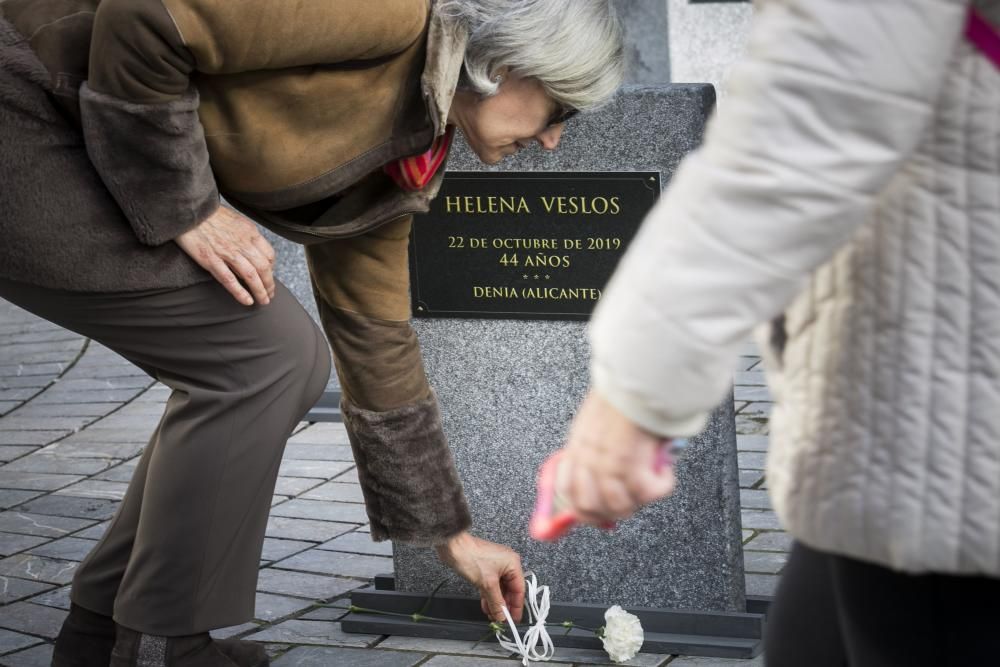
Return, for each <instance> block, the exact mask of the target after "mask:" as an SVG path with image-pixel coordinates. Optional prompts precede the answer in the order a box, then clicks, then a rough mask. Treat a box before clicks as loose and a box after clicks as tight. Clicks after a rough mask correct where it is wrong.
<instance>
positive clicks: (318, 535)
mask: <svg viewBox="0 0 1000 667" xmlns="http://www.w3.org/2000/svg"><path fill="white" fill-rule="evenodd" d="M0 525H2V524H0ZM356 527H357V526H356V525H355V524H353V523H336V522H333V521H316V520H313V519H296V518H292V517H284V516H273V515H272V516H271V517H270V518H269V519H268V520H267V533H266V534H267V536H268V537H283V538H288V539H290V540H302V541H306V542H326V541H328V540H332V539H333V538H335V537H336V536H337V535H343V534H344V533H347V532H350V531H352V530H354V529H355V528H356Z"/></svg>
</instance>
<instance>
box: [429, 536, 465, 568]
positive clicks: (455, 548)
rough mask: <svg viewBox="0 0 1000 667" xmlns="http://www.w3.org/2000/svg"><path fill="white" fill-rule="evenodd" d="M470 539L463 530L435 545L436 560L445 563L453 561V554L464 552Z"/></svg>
mask: <svg viewBox="0 0 1000 667" xmlns="http://www.w3.org/2000/svg"><path fill="white" fill-rule="evenodd" d="M471 539H472V535H471V534H470V533H469V531H467V530H463V531H461V532H458V533H455V534H454V535H452V536H451V537H449V538H448V539H446V540H445V541H444V542H441V543H440V544H437V545H435V547H434V549H435V550H436V551H437V555H438V558H439V559H441V560H442V561H444V562H446V563H447V562H450V561H452V560H453V559H454V554H456V553H459V552H461V551H463V550H465V549H466V545H467V544H468V542H469V540H471Z"/></svg>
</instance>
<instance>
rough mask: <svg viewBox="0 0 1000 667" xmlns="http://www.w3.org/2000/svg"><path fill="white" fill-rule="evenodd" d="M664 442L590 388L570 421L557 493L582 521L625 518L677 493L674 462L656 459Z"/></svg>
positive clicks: (597, 522)
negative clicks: (571, 422)
mask: <svg viewBox="0 0 1000 667" xmlns="http://www.w3.org/2000/svg"><path fill="white" fill-rule="evenodd" d="M663 446H664V439H663V438H662V437H659V436H656V435H653V434H652V433H649V432H648V431H645V430H643V429H642V428H640V427H639V426H637V425H636V424H635V423H633V422H632V421H631V420H630V419H629V418H628V417H626V416H625V415H623V414H622V413H621V412H619V411H618V409H617V408H615V407H614V406H613V405H611V404H610V403H608V402H607V401H606V400H604V398H603V397H602V396H601V395H600V394H597V393H595V392H594V391H590V392H589V393H588V394H587V396H586V397H585V398H584V400H583V402H582V403H581V404H580V409H579V411H578V412H577V414H576V417H575V418H574V419H573V424H572V425H571V426H570V429H569V436H568V437H567V440H566V446H565V450H564V454H563V457H562V461H561V463H560V465H559V472H558V474H557V477H556V489H555V490H556V493H557V494H559V496H560V497H561V498H563V499H564V500H565V501H567V502H568V503H569V505H570V507H571V509H572V510H573V512H574V513H575V514H576V515H577V518H578V519H579V520H580V521H581V522H582V523H587V524H590V525H593V526H602V527H603V526H607V525H608V524H611V523H614V522H615V521H620V520H622V519H627V518H628V517H630V516H632V515H633V514H635V512H636V511H637V510H639V508H641V507H642V506H643V505H646V504H648V503H651V502H653V501H654V500H659V499H660V498H663V497H665V496H668V495H670V494H671V493H673V490H674V485H675V483H676V481H675V478H674V470H673V465H672V462H669V463H668V464H667V465H662V464H661V463H658V460H659V459H660V457H661V456H662V452H661V448H662V447H663Z"/></svg>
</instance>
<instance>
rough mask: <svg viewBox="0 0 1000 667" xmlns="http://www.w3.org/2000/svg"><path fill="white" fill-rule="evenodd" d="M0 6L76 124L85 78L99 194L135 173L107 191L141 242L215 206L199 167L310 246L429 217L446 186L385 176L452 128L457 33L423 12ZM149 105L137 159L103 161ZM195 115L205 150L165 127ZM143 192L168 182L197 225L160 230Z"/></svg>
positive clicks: (311, 3) (167, 3)
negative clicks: (136, 176) (102, 186)
mask: <svg viewBox="0 0 1000 667" xmlns="http://www.w3.org/2000/svg"><path fill="white" fill-rule="evenodd" d="M0 7H2V11H3V14H4V16H5V17H6V18H7V20H9V21H10V22H11V23H12V24H13V25H14V26H15V27H16V28H17V29H18V30H19V31H20V32H21V33H22V34H24V35H26V36H28V37H29V38H30V45H31V47H32V49H33V50H34V51H35V52H36V53H37V54H38V56H39V58H40V59H41V60H42V62H43V63H44V64H45V66H46V67H47V69H48V70H49V72H50V74H51V76H52V80H53V89H54V91H55V95H56V96H57V97H58V99H59V100H60V102H61V104H62V105H63V107H64V108H65V109H66V110H67V111H68V112H69V113H70V114H72V115H75V116H77V117H79V114H80V110H79V104H80V102H79V95H80V85H81V83H83V81H84V80H86V87H85V89H84V94H83V104H84V105H87V104H89V105H90V107H91V108H90V109H89V110H88V112H89V113H87V114H85V116H89V119H88V118H86V117H85V118H84V120H85V121H89V122H86V123H85V130H86V131H87V140H88V148H90V145H91V144H94V145H95V146H98V148H97V149H96V151H95V152H96V155H95V154H93V153H92V158H94V162H95V165H96V166H97V168H98V171H100V172H102V176H104V177H105V182H106V183H108V181H111V180H114V179H113V178H112V177H110V175H109V174H107V172H109V171H114V172H115V173H116V174H119V173H121V171H122V170H123V168H124V169H128V168H130V167H131V168H133V169H135V170H137V171H140V172H142V173H143V174H144V176H143V178H142V179H141V180H137V181H135V182H130V183H128V185H129V187H124V186H123V187H120V188H118V189H117V191H116V188H115V186H114V184H112V183H108V185H109V189H110V190H111V191H112V194H114V195H115V197H116V199H118V200H119V204H121V205H122V208H123V209H124V210H125V211H126V213H129V211H130V210H132V209H136V208H142V209H143V212H144V213H143V214H144V215H145V216H146V218H147V220H145V221H143V222H142V223H140V225H139V226H140V227H144V228H146V229H142V230H140V229H137V232H138V233H139V236H140V239H141V240H144V241H145V242H149V243H151V244H158V243H162V242H164V241H166V240H169V239H171V238H173V237H174V236H176V235H177V234H178V233H180V232H182V231H184V229H185V228H187V227H190V226H193V224H196V223H197V222H198V221H199V220H198V219H197V218H198V217H204V214H205V212H206V211H208V210H210V209H211V208H212V206H211V205H210V204H208V203H207V202H204V201H197V200H198V199H200V198H201V196H202V195H204V198H207V199H211V198H213V197H214V196H215V194H216V193H215V192H213V191H211V189H209V191H208V192H204V190H205V188H204V181H205V180H206V176H207V174H206V170H205V169H199V168H197V166H198V165H199V163H205V164H207V163H208V162H209V161H210V164H211V173H212V174H213V175H214V179H215V182H216V183H217V186H218V190H219V191H221V192H222V194H223V195H224V196H225V197H226V199H227V200H229V201H230V202H232V203H233V204H234V205H235V206H237V207H238V208H241V209H242V210H244V212H246V213H248V214H249V215H251V217H253V218H255V219H257V220H258V221H259V222H261V223H262V224H265V225H267V226H268V227H270V228H272V229H273V230H274V231H276V232H277V233H279V234H282V235H283V236H286V237H287V238H290V239H292V240H295V241H299V242H303V243H313V242H317V241H322V240H325V239H332V238H344V237H348V236H354V235H357V234H360V233H363V232H365V231H367V230H369V229H373V228H375V227H377V226H379V225H381V224H383V223H385V222H388V221H390V220H394V219H400V218H403V217H405V216H407V215H408V214H410V213H415V212H423V211H426V210H427V208H428V202H429V200H430V199H431V198H433V196H434V195H435V194H436V193H437V190H438V188H439V186H440V177H439V178H438V179H437V180H436V181H435V182H434V183H432V184H431V185H430V187H428V188H427V189H425V190H423V191H421V192H418V193H408V192H404V191H402V190H399V189H398V188H397V187H396V186H395V185H394V184H393V183H392V182H391V180H389V179H388V178H387V177H386V176H384V175H383V174H382V172H381V169H380V168H381V167H382V165H384V164H386V163H388V162H390V161H393V160H396V159H398V158H400V157H403V156H406V155H412V154H415V153H419V152H422V151H423V150H426V149H427V147H429V145H430V143H431V141H432V140H433V138H434V137H435V136H436V135H437V134H440V133H441V132H442V131H443V127H444V123H445V120H446V118H447V111H448V106H449V105H450V101H451V97H452V95H453V93H454V89H455V85H456V82H457V78H458V72H459V68H460V65H461V59H462V55H463V51H464V37H463V36H462V35H459V34H455V32H454V31H449V30H447V29H446V28H444V27H443V25H442V24H441V23H440V22H438V21H434V20H431V19H430V16H429V2H428V0H371V1H368V2H363V3H361V2H355V1H353V0H306V1H303V2H295V3H292V2H273V1H269V0H241V1H240V2H234V1H233V0H45V1H39V0H4V2H2V3H0ZM195 93H196V94H197V98H195V102H194V103H193V104H186V105H185V104H183V102H184V100H185V98H186V97H187V98H188V99H190V98H191V97H192V96H193V95H194V94H195ZM317 100H322V103H317ZM171 105H173V106H171ZM144 107H154V108H156V109H157V110H158V111H162V110H165V109H166V110H169V114H167V115H166V117H165V118H162V119H161V122H158V123H154V124H153V126H151V125H150V124H149V123H148V122H145V123H144V124H142V127H141V133H142V135H143V136H142V138H141V141H143V142H146V144H147V145H146V146H144V147H143V150H141V151H139V153H140V154H141V158H142V161H141V162H137V163H135V164H131V165H129V164H122V160H121V159H120V158H114V159H113V161H112V158H110V157H109V158H108V160H109V161H108V163H107V164H102V158H101V154H102V152H105V153H109V154H113V153H117V154H118V155H119V156H120V155H121V152H122V150H125V149H128V148H134V146H131V145H130V142H134V141H136V139H135V138H129V137H126V136H123V135H124V134H126V133H123V132H122V131H121V129H122V126H123V125H126V126H127V125H129V124H131V122H132V121H131V119H132V118H134V117H136V116H137V115H142V111H143V110H144ZM194 114H197V117H198V120H200V124H201V126H202V127H203V128H204V140H203V142H198V141H195V142H192V141H190V140H188V141H184V140H183V139H180V140H179V139H178V137H176V136H172V135H175V134H176V133H174V132H172V129H173V128H172V127H171V126H174V127H176V126H177V125H186V126H192V125H195V126H196V125H197V123H192V122H191V121H190V120H187V121H185V120H183V116H185V115H188V116H191V115H194ZM123 116H126V117H127V118H124V119H123ZM144 120H146V121H148V118H146V119H144ZM149 144H152V146H150V145H149ZM158 144H162V145H158ZM202 144H204V148H202ZM101 145H103V146H106V148H107V150H106V151H101V150H100V148H99V146H101ZM206 150H207V153H204V151H206ZM133 152H135V151H133ZM185 154H186V155H185ZM151 158H152V159H151ZM157 158H159V159H157ZM192 165H193V166H194V168H189V167H190V166H192ZM185 171H186V173H185ZM185 177H187V178H189V179H198V180H200V181H201V183H200V187H199V184H191V183H184V182H183V180H184V178H185ZM149 182H156V183H158V184H162V183H164V182H167V183H169V185H168V187H166V188H164V194H173V195H174V196H175V200H176V199H177V195H178V194H181V195H182V196H181V197H179V198H180V199H181V200H184V199H194V200H195V201H192V202H191V208H192V211H191V214H190V215H188V216H182V218H181V219H180V220H178V219H177V218H176V215H173V216H172V217H173V218H174V219H172V220H166V219H164V220H161V221H157V220H155V219H153V218H154V216H155V213H151V212H150V210H151V209H150V206H151V204H150V198H151V197H150V194H151V193H149V192H147V191H146V190H145V189H144V188H143V187H141V186H142V185H143V183H149ZM192 188H194V191H192ZM131 199H141V206H138V205H134V206H133V205H132V202H131V201H129V200H131ZM165 208H166V210H167V211H169V210H171V207H170V206H166V207H165ZM173 212H174V213H175V214H176V208H174V209H173ZM132 222H133V224H134V225H135V224H136V221H135V220H133V221H132ZM150 227H152V228H155V229H148V228H150Z"/></svg>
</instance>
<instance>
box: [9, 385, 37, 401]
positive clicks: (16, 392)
mask: <svg viewBox="0 0 1000 667" xmlns="http://www.w3.org/2000/svg"><path fill="white" fill-rule="evenodd" d="M39 391H40V389H39V388H38V387H18V388H17V389H5V388H0V402H3V403H8V402H10V403H23V402H24V401H26V400H28V399H29V398H31V397H32V396H34V395H35V394H37V393H38V392H39Z"/></svg>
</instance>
